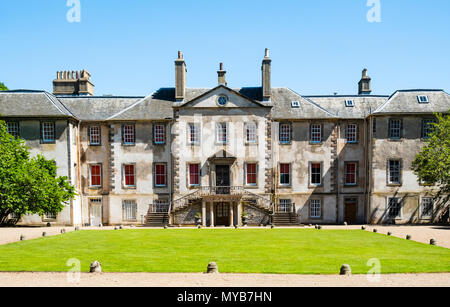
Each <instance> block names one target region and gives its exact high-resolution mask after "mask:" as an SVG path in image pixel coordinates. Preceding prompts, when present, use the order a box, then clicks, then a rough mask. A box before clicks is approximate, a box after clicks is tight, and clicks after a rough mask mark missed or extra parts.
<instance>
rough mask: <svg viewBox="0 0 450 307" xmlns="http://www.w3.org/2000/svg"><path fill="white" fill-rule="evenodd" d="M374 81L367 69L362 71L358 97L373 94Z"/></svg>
mask: <svg viewBox="0 0 450 307" xmlns="http://www.w3.org/2000/svg"><path fill="white" fill-rule="evenodd" d="M371 81H372V79H371V78H370V77H369V75H368V74H367V68H364V69H363V71H362V77H361V80H360V81H359V83H358V95H369V94H370V93H372V89H371V85H370V83H371Z"/></svg>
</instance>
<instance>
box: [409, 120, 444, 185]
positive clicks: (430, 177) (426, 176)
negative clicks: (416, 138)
mask: <svg viewBox="0 0 450 307" xmlns="http://www.w3.org/2000/svg"><path fill="white" fill-rule="evenodd" d="M436 117H437V121H436V123H433V124H432V125H433V132H432V133H431V134H430V136H429V138H428V139H427V140H426V146H425V147H423V148H422V150H421V152H420V153H419V154H418V155H417V157H416V158H415V160H414V161H413V163H412V169H413V170H414V172H415V173H416V175H417V176H418V177H419V180H420V181H421V182H426V183H430V184H437V185H438V186H439V189H440V194H447V193H449V192H450V116H449V115H448V114H447V115H442V114H437V115H436Z"/></svg>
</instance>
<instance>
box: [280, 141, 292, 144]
mask: <svg viewBox="0 0 450 307" xmlns="http://www.w3.org/2000/svg"><path fill="white" fill-rule="evenodd" d="M280 145H292V142H286V143H282V142H280Z"/></svg>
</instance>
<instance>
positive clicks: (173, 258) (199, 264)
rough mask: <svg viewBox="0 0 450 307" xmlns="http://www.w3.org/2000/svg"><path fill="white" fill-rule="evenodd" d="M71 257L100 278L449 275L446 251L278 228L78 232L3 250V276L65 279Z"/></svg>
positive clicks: (382, 238) (346, 233)
mask: <svg viewBox="0 0 450 307" xmlns="http://www.w3.org/2000/svg"><path fill="white" fill-rule="evenodd" d="M74 251H76V252H74ZM74 255H76V258H77V259H79V260H80V262H81V270H82V271H83V272H89V265H90V263H91V262H92V261H93V260H94V259H93V257H95V260H98V261H99V262H100V263H101V264H102V270H103V271H104V272H158V273H159V272H170V273H173V272H186V273H188V272H196V273H199V272H205V271H206V266H207V265H208V263H209V262H211V261H214V262H216V263H217V264H218V266H219V271H220V272H222V273H269V274H270V273H275V274H338V273H339V269H340V267H341V265H342V264H344V263H346V264H349V265H350V266H351V268H352V273H353V274H367V272H368V271H369V270H370V269H371V267H369V266H367V261H368V260H369V259H372V258H378V259H379V260H380V262H381V264H382V268H381V273H382V274H388V273H426V272H428V273H430V272H434V273H436V272H450V262H449V259H450V250H449V249H447V248H444V247H440V246H431V245H428V244H423V243H419V242H414V241H407V240H405V239H402V238H396V237H393V236H391V237H388V236H386V235H384V234H379V233H378V234H376V233H372V232H368V231H361V230H321V231H316V230H314V229H281V228H276V229H238V230H236V229H232V230H231V229H202V230H200V231H199V230H197V229H165V230H164V229H134V230H128V229H127V230H121V231H114V230H99V231H96V230H85V231H76V232H71V233H67V234H65V235H58V236H53V237H46V238H39V239H36V240H29V241H22V242H16V243H12V244H7V245H1V246H0V271H28V272H42V271H53V272H63V271H64V270H67V259H70V258H73V257H74ZM94 255H95V256H94ZM130 259H131V260H132V261H130Z"/></svg>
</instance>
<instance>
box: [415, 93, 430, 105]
mask: <svg viewBox="0 0 450 307" xmlns="http://www.w3.org/2000/svg"><path fill="white" fill-rule="evenodd" d="M417 101H418V102H419V103H429V102H430V100H429V99H428V96H427V95H418V96H417Z"/></svg>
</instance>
